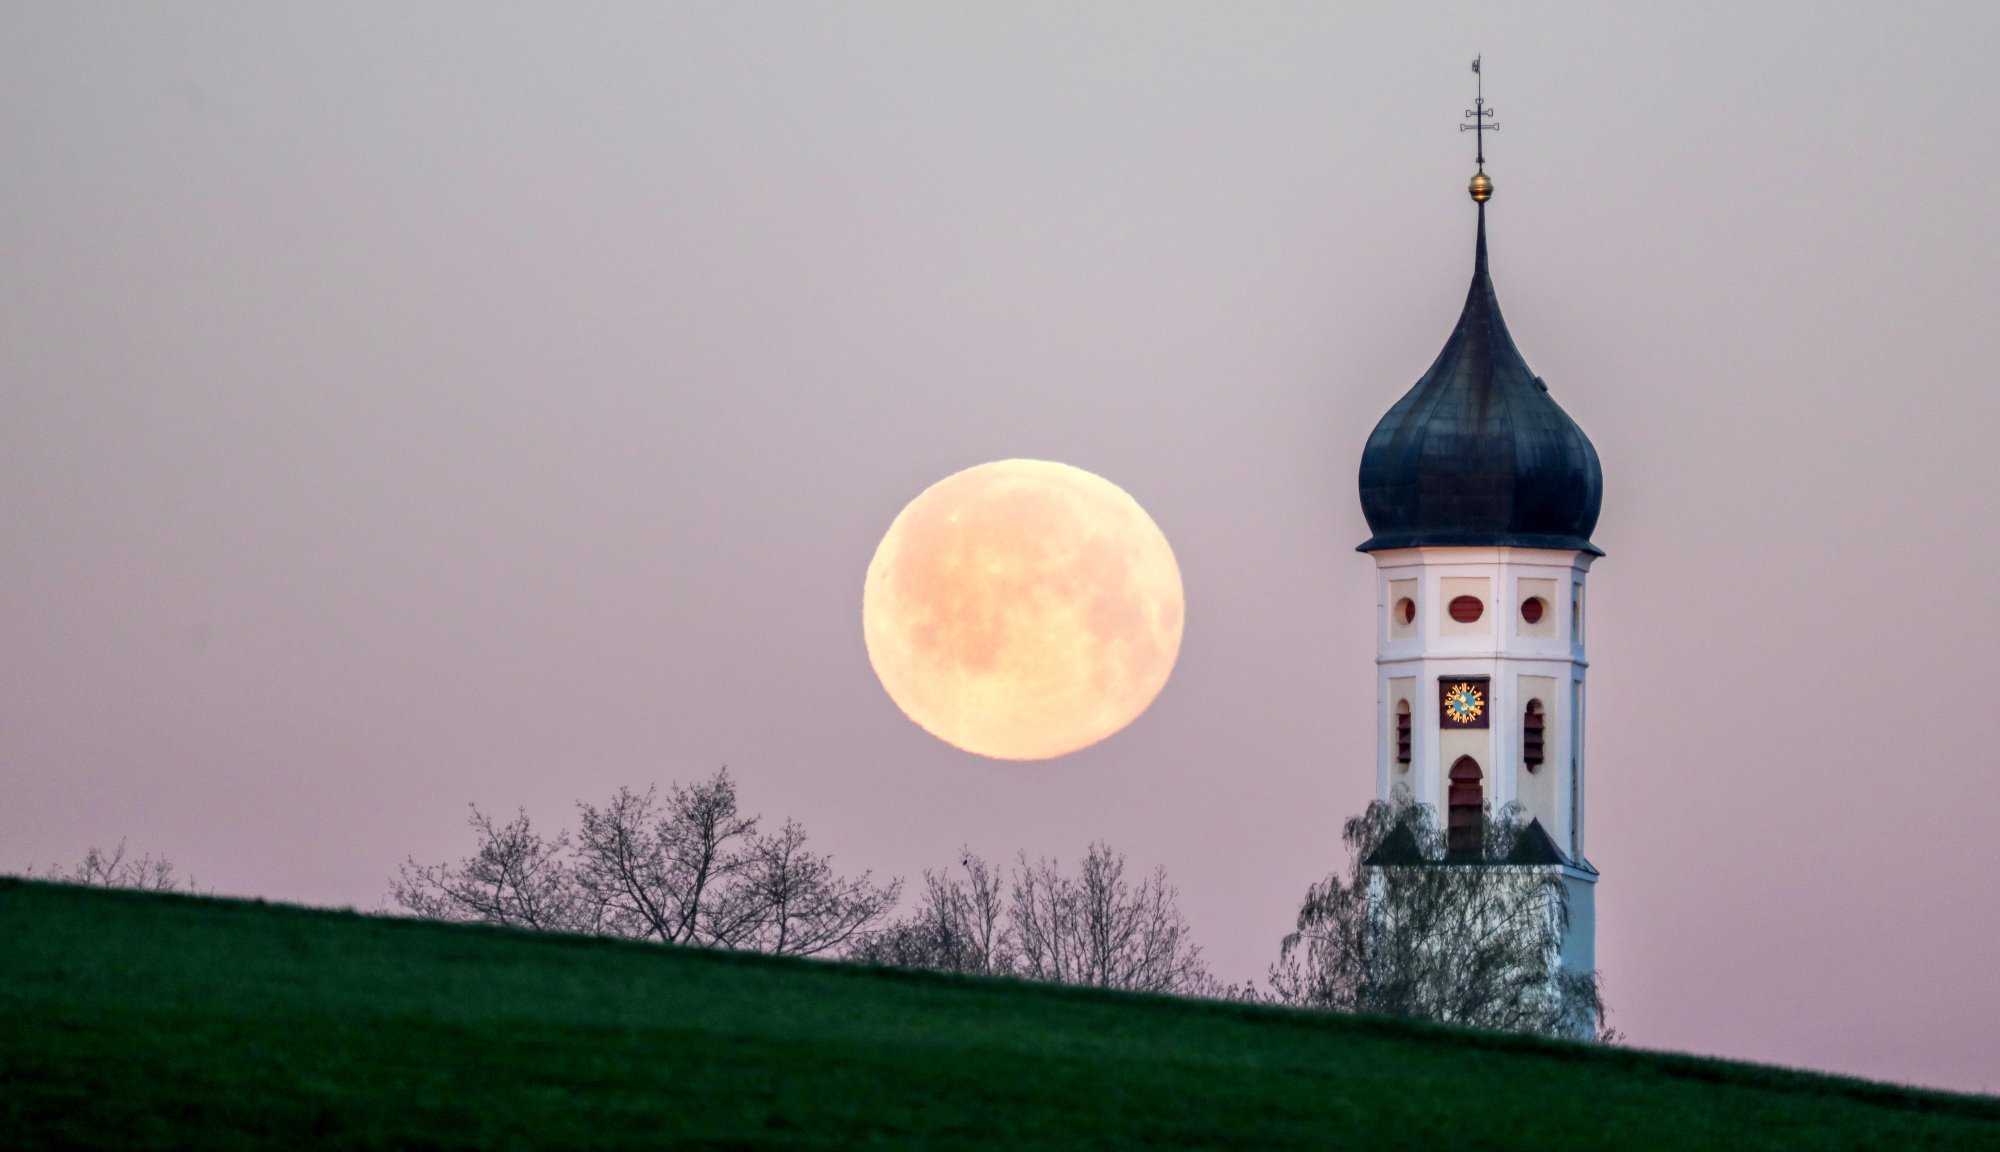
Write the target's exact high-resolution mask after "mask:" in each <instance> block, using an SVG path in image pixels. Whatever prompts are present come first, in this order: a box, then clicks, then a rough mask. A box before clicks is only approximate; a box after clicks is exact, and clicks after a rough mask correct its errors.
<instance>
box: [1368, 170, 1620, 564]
mask: <svg viewBox="0 0 2000 1152" xmlns="http://www.w3.org/2000/svg"><path fill="white" fill-rule="evenodd" d="M1468 191H1469V192H1471V194H1472V196H1473V199H1474V200H1476V201H1478V203H1479V240H1478V245H1477V249H1476V252H1475V255H1474V259H1473V266H1472V290H1471V291H1470V292H1468V293H1467V294H1466V297H1465V311H1464V312H1462V313H1460V314H1459V317H1458V327H1456V328H1454V329H1453V330H1452V333H1451V339H1449V340H1447V341H1445V345H1444V351H1442V352H1440V353H1438V358H1437V360H1436V362H1435V363H1433V364H1432V365H1431V367H1430V370H1429V371H1428V372H1425V373H1424V375H1423V378H1422V379H1420V380H1418V381H1417V383H1416V387H1414V388H1411V389H1410V390H1409V392H1407V393H1405V394H1404V396H1403V398H1402V399H1401V400H1398V401H1396V404H1395V406H1394V407H1393V408H1390V409H1389V412H1388V414H1387V415H1385V416H1383V417H1382V420H1381V422H1380V423H1378V424H1376V425H1375V431H1374V432H1372V433H1370V434H1369V436H1368V446H1367V447H1366V448H1365V449H1363V450H1362V453H1361V511H1362V513H1363V514H1364V515H1366V516H1367V517H1368V528H1369V531H1371V532H1373V533H1374V535H1372V536H1370V537H1369V539H1368V542H1367V543H1366V544H1363V545H1361V547H1360V549H1359V550H1360V551H1362V552H1375V551H1380V550H1382V549H1386V548H1414V547H1419V546H1424V545H1471V546H1507V547H1515V548H1554V549H1563V550H1569V551H1578V552H1588V553H1590V554H1592V555H1596V556H1601V555H1603V554H1604V553H1603V550H1602V549H1600V548H1598V547H1597V546H1596V545H1594V544H1592V543H1591V542H1590V533H1591V530H1592V529H1594V528H1596V527H1597V512H1598V508H1599V506H1600V505H1601V504H1602V503H1603V500H1604V471H1603V469H1602V468H1601V467H1600V466H1599V465H1598V462H1597V450H1596V449H1595V448H1593V447H1591V444H1590V438H1589V437H1587V436H1585V435H1584V434H1583V429H1581V428H1579V427H1577V425H1576V421H1574V420H1571V419H1570V418H1569V414H1568V413H1566V412H1564V411H1563V410H1562V409H1561V408H1560V407H1559V406H1557V404H1556V402H1555V401H1554V400H1552V399H1550V397H1549V389H1548V385H1546V384H1544V383H1542V378H1541V377H1539V376H1537V375H1535V374H1534V373H1533V372H1532V371H1530V370H1529V369H1528V363H1527V361H1525V360H1523V359H1522V358H1521V353H1520V351H1519V350H1517V349H1516V348H1515V347H1514V339H1513V337H1511V336H1509V335H1508V334H1507V324H1506V322H1505V321H1504V320H1502V319H1501V318H1500V302H1499V300H1498V299H1497V298H1495V296H1494V293H1493V281H1492V280H1491V279H1490V278H1489V277H1488V275H1487V270H1486V200H1487V199H1488V198H1489V197H1491V196H1492V194H1493V184H1492V181H1491V180H1490V179H1487V178H1486V177H1485V172H1484V171H1483V169H1482V171H1481V173H1480V176H1479V177H1478V178H1477V179H1476V180H1475V182H1474V185H1473V187H1472V188H1470V189H1468Z"/></svg>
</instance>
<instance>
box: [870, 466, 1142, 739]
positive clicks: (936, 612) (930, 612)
mask: <svg viewBox="0 0 2000 1152" xmlns="http://www.w3.org/2000/svg"><path fill="white" fill-rule="evenodd" d="M1181 617H1182V601H1181V574H1180V568H1179V567H1178V566H1176V565H1175V563H1174V553H1173V550H1172V549H1171V548H1169V547H1168V546H1167V538H1166V537H1165V536H1164V535H1162V534H1161V533H1160V529H1159V526H1158V525H1156V524H1154V523H1153V519H1152V517H1150V516H1148V515H1146V510H1145V509H1143V508H1141V507H1139V502H1138V501H1136V500H1134V499H1132V497H1130V496H1128V495H1126V494H1125V491H1124V490H1123V489H1121V488H1119V487H1118V486H1117V485H1116V484H1113V483H1111V482H1110V481H1109V480H1105V479H1104V478H1102V477H1099V476H1095V475H1092V474H1091V473H1089V472H1085V471H1084V470H1082V469H1081V468H1072V467H1070V466H1069V465H1067V464H1054V463H1050V462H1048V461H1045V460H1000V461H996V462H994V463H991V464H981V465H979V466H978V467H976V468H968V469H966V470H965V471H963V472H958V473H955V474H953V475H951V476H947V477H945V478H944V479H943V480H940V481H938V482H937V483H936V484H933V485H931V486H930V487H929V488H926V489H925V490H924V491H923V493H922V494H921V495H919V496H918V497H917V498H916V499H915V500H912V501H910V504H909V506H908V507H906V508H904V509H903V511H902V512H901V513H900V514H899V515H898V516H897V517H896V519H895V522H894V523H892V524H890V525H889V532H888V534H887V535H885V536H884V537H882V543H881V545H880V546H879V547H877V548H876V549H875V559H874V560H873V561H872V562H871V563H870V564H869V565H868V580H867V584H866V586H865V587H864V589H863V591H862V597H861V622H862V631H863V633H864V634H865V636H866V639H867V642H868V661H869V663H870V664H873V665H874V667H875V675H876V676H878V677H880V678H881V680H882V687H883V688H885V689H887V690H888V693H889V698H890V699H891V700H894V701H895V702H896V706H897V707H899V708H901V709H902V710H903V713H904V715H906V716H908V717H909V718H910V719H911V720H914V721H916V722H917V724H918V725H919V726H921V727H922V728H923V729H924V730H925V731H927V732H929V733H931V734H932V735H933V736H936V737H937V738H938V739H940V740H943V741H944V742H945V743H947V744H951V745H953V746H954V747H958V748H962V749H964V750H965V751H967V752H974V753H977V754H979V755H981V756H990V757H993V758H994V759H998V760H1048V759H1052V758H1054V757H1057V756H1062V755H1066V754H1068V753H1071V752H1074V751H1076V750H1077V749H1079V748H1087V747H1089V746H1090V745H1092V744H1095V743H1097V742H1098V741H1099V740H1102V739H1104V738H1105V737H1107V736H1110V735H1111V734H1113V733H1115V732H1117V731H1119V730H1120V729H1122V728H1124V727H1125V726H1126V725H1128V724H1130V723H1131V722H1132V721H1133V720H1135V719H1137V718H1138V717H1139V714H1140V713H1142V712H1144V711H1145V710H1146V707H1147V705H1149V704H1151V703H1152V702H1153V698H1154V697H1155V696H1157V695H1159V693H1160V689H1161V688H1163V687H1165V686H1166V683H1167V676H1168V674H1169V673H1171V672H1172V671H1173V670H1174V660H1175V658H1176V657H1177V656H1179V655H1180V649H1181Z"/></svg>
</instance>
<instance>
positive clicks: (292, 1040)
mask: <svg viewBox="0 0 2000 1152" xmlns="http://www.w3.org/2000/svg"><path fill="white" fill-rule="evenodd" d="M638 1144H645V1145H651V1146H664V1147H679V1148H710V1149H750V1148H775V1147H786V1148H835V1147H850V1146H854V1145H863V1144H866V1145H869V1146H873V1147H883V1148H897V1147H926V1148H955V1147H965V1148H971V1147H993V1148H1009V1149H1026V1148H1058V1147H1075V1146H1089V1147H1095V1148H1107V1149H1110V1148H1125V1147H1148V1148H1217V1147H1224V1146H1245V1147H1257V1148H1289V1147H1300V1148H1304V1147H1312V1148H1375V1147H1380V1148H1395V1149H1398V1150H1399V1152H1400V1150H1407V1149H1410V1148H1443V1149H1473V1148H1478V1149H1485V1148H1496V1149H1498V1148H1521V1149H1536V1150H1538V1152H1546V1150H1547V1149H1550V1148H1558V1147H1613V1148H1623V1147H1632V1148H1644V1149H1647V1150H1648V1152H1664V1150H1667V1149H1675V1148H1715V1147H1727V1148H1733V1149H1744V1148H1802V1147H1811V1148H1885V1147H1887V1148H1929V1147H1936V1148H1975V1147H1977V1148H1987V1149H1991V1148H1996V1147H2000V1100H1994V1099H1988V1098H1979V1097H1966V1096H1953V1095H1948V1094H1943V1093H1932V1092H1919V1091H1912V1090H1906V1089H1901V1088H1894V1087H1889V1086H1885V1085H1878V1084H1869V1083H1864V1082H1860V1081H1853V1080H1840V1079H1834V1078H1829V1077H1821V1076H1812V1075H1805V1074H1800V1073H1791V1072H1783V1071H1778V1070H1774V1069H1766V1068H1758V1067H1752V1066H1748V1065H1739V1064H1726V1063H1721V1062H1713V1061H1702V1060H1694V1059H1688V1058H1681V1057H1669V1056H1659V1055H1652V1054H1646V1053H1638V1052H1630V1051H1622V1050H1602V1049H1595V1048H1591V1047H1587V1046H1581V1045H1566V1044H1554V1043H1544V1042H1538V1041H1530V1040H1522V1039H1514V1038H1507V1037H1498V1036H1490V1035H1481V1034H1473V1033H1465V1032H1458V1031H1451V1030H1446V1029H1439V1028H1430V1027H1423V1026H1412V1025H1407V1024H1399V1023H1394V1022H1388V1021H1380V1020H1367V1019H1350V1018H1340V1017H1328V1016H1318V1015H1309V1014H1303V1013H1294V1012H1286V1011H1281V1010H1276V1009H1268V1008H1253V1007H1245V1006H1240V1005H1229V1004H1202V1003H1186V1002H1179V1001H1173V1000H1166V999H1160V998H1154V997H1143V996H1130V995H1120V994H1115V993H1104V992H1090V991H1083V990H1076V989H1063V988H1050V987H1040V986H1033V985H1025V984H1013V983H1007V982H997V981H974V980H963V979H954V978H948V977H939V976H930V975H922V974H910V973H897V972H884V971H879V970H871V969H864V968H857V967H848V966H843V965H837V964H820V963H808V962H800V961H784V960H774V959H769V958H764V957H756V956H742V955H726V954H717V953H711V952H699V951H682V950H677V949H666V948H657V947H649V946H643V945H632V944H623V943H618V942H612V941H601V940H587V939H573V938H565V937H548V936H532V935H524V934H519V933H513V932H505V931H497V930H489V929H478V928H460V927H452V926H447V925H437V924H423V923H414V922H409V921H400V920H390V919H381V918H373V917H365V916H358V915H353V914H346V913H337V912H321V911H313V910H309V909H302V908H292V907H284V906H277V905H265V904H255V903H243V902H236V901H226V900H210V899H197V898H191V897H177V896H159V895H145V894H138V893H126V892H102V891H88V890H83V889H77V888H70V887H63V886H56V885H48V884H39V883H30V882H24V881H17V880H0V1147H7V1148H17V1147H19V1148H33V1147H42V1146H63V1147H68V1146H99V1147H117V1148H142V1147H162V1146H181V1147H201V1148H215V1149H222V1148H231V1147H243V1148H248V1147H270V1146H283V1147H287V1148H290V1149H299V1148H320V1147H327V1148H350V1147H385V1148H386V1147H396V1148H432V1147H434V1148H472V1147H495V1148H514V1147H532V1146H542V1147H565V1148H588V1147H604V1146H626V1145H638Z"/></svg>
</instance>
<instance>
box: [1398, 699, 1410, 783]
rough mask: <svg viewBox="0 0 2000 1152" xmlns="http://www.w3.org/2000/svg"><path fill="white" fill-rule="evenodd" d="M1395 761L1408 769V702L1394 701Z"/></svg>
mask: <svg viewBox="0 0 2000 1152" xmlns="http://www.w3.org/2000/svg"><path fill="white" fill-rule="evenodd" d="M1396 763H1397V764H1398V765H1399V766H1400V767H1401V768H1402V770H1403V771H1405V772H1408V771H1409V770H1410V702H1409V701H1408V700H1398V701H1396Z"/></svg>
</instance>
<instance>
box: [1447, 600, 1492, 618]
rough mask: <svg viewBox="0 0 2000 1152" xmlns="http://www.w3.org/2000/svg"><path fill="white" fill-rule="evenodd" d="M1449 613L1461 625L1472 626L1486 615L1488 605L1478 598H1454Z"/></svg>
mask: <svg viewBox="0 0 2000 1152" xmlns="http://www.w3.org/2000/svg"><path fill="white" fill-rule="evenodd" d="M1447 611H1449V612H1450V613H1451V618H1452V619H1453V620H1456V621H1458V622H1459V623H1460V624H1470V623H1472V622H1473V621H1474V620H1477V619H1479V618H1480V617H1481V616H1483V615H1485V614H1486V605H1485V604H1482V603H1481V602H1480V600H1479V597H1477V596H1453V597H1452V598H1451V605H1450V607H1449V608H1448V609H1447Z"/></svg>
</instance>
